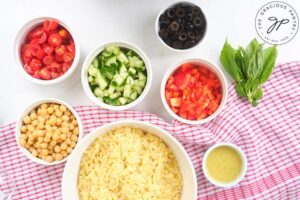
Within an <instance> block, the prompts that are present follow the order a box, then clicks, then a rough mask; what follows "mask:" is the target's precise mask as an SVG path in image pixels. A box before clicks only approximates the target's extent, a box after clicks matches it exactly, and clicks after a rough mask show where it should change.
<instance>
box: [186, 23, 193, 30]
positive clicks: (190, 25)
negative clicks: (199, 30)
mask: <svg viewBox="0 0 300 200" xmlns="http://www.w3.org/2000/svg"><path fill="white" fill-rule="evenodd" d="M185 27H186V29H187V30H189V31H192V30H194V24H192V23H187V24H186V26H185Z"/></svg>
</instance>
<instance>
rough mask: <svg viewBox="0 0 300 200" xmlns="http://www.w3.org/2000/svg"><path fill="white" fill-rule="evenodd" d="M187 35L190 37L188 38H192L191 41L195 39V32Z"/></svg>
mask: <svg viewBox="0 0 300 200" xmlns="http://www.w3.org/2000/svg"><path fill="white" fill-rule="evenodd" d="M187 35H188V37H189V38H190V39H192V40H193V39H195V33H194V32H192V31H189V32H188V33H187Z"/></svg>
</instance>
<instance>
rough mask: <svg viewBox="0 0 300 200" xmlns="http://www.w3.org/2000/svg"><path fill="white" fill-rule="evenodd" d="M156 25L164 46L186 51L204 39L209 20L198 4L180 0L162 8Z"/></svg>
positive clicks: (157, 33) (158, 35)
mask: <svg viewBox="0 0 300 200" xmlns="http://www.w3.org/2000/svg"><path fill="white" fill-rule="evenodd" d="M155 26H156V27H155V28H156V35H157V37H158V38H159V40H160V41H161V42H162V43H163V45H164V46H166V47H168V48H169V49H172V50H175V51H186V50H190V49H192V48H194V47H195V46H197V45H198V44H199V43H200V42H201V41H202V40H203V38H204V36H205V33H206V30H207V21H206V17H205V15H204V13H203V11H202V9H201V8H200V7H199V6H198V5H196V4H195V3H192V2H189V1H180V2H176V3H172V4H169V5H168V6H166V7H165V8H163V9H162V10H161V11H160V12H159V14H158V15H157V18H156V23H155Z"/></svg>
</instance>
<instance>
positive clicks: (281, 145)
mask: <svg viewBox="0 0 300 200" xmlns="http://www.w3.org/2000/svg"><path fill="white" fill-rule="evenodd" d="M264 94H265V96H264V98H263V101H262V102H261V103H260V104H259V106H258V107H256V108H253V107H252V106H251V105H249V104H248V103H247V102H245V101H243V100H241V99H240V98H239V97H237V95H236V93H235V90H234V87H233V85H230V87H229V98H228V102H227V104H226V107H225V108H224V110H223V111H222V113H221V114H220V115H219V116H218V117H217V118H216V119H214V120H213V121H211V122H209V123H207V124H205V125H202V126H187V125H183V124H181V123H179V122H177V121H173V122H172V124H169V123H167V122H166V121H164V120H162V119H160V118H159V117H157V116H155V115H153V114H149V113H145V112H141V111H124V112H110V111H106V110H102V109H100V108H98V107H92V106H88V107H86V106H79V107H76V110H77V112H78V113H79V115H80V116H81V119H82V121H83V124H84V132H85V134H88V133H89V132H90V131H91V130H93V129H94V128H95V127H98V126H101V125H103V124H106V123H109V122H113V121H116V120H121V119H129V118H130V119H136V120H141V121H147V122H150V123H152V124H155V125H158V126H160V127H161V128H163V129H165V130H167V131H168V132H169V133H171V134H172V135H173V136H175V137H176V138H177V139H178V140H179V141H180V142H181V143H182V144H183V145H184V147H185V149H186V150H187V152H188V154H189V156H190V158H191V159H192V161H193V164H194V167H195V170H196V173H197V178H198V199H300V156H299V155H300V63H299V62H293V63H287V64H283V65H278V66H277V67H276V68H275V70H274V73H273V75H272V77H271V79H270V80H269V81H268V82H267V83H266V84H265V86H264ZM14 128H15V123H13V124H9V125H5V126H2V127H0V134H1V135H0V152H1V155H0V165H2V168H4V169H5V171H7V176H8V177H10V178H11V180H12V181H10V182H9V183H7V184H4V185H3V184H2V185H1V184H0V187H1V188H0V191H1V190H2V191H4V190H13V191H14V193H13V198H12V199H15V200H20V199H22V200H23V199H34V200H37V199H50V200H52V199H53V200H54V199H55V200H56V199H61V198H62V197H61V188H60V187H61V184H60V183H61V178H62V173H63V168H64V164H60V165H56V166H49V167H46V166H42V165H38V164H35V163H33V162H31V161H30V160H28V159H27V158H26V157H25V156H23V154H22V153H21V152H20V151H19V150H18V147H17V145H16V141H15V136H14ZM218 141H227V142H232V143H235V144H236V145H238V146H240V147H241V148H242V149H243V150H244V151H245V153H246V155H247V158H248V171H247V174H246V177H245V178H244V180H243V181H242V182H240V184H239V185H237V186H235V187H232V188H228V189H222V188H218V187H215V186H213V185H211V184H210V183H209V182H208V181H207V180H206V179H205V177H204V175H203V172H202V168H201V161H202V157H203V154H204V152H205V151H206V150H207V149H208V148H209V147H210V146H211V145H213V144H214V143H216V142H218ZM0 171H1V170H0Z"/></svg>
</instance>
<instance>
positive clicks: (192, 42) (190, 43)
mask: <svg viewBox="0 0 300 200" xmlns="http://www.w3.org/2000/svg"><path fill="white" fill-rule="evenodd" d="M196 44H197V42H196V41H195V40H188V41H186V43H184V45H183V48H185V49H188V48H191V47H193V46H195V45H196Z"/></svg>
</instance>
